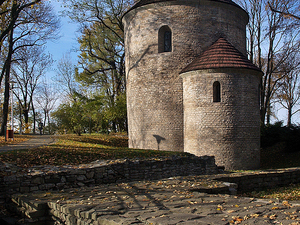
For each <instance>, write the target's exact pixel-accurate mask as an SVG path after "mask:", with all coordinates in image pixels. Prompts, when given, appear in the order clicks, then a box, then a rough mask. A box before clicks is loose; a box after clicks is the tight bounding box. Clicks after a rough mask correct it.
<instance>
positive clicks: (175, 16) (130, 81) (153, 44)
mask: <svg viewBox="0 0 300 225" xmlns="http://www.w3.org/2000/svg"><path fill="white" fill-rule="evenodd" d="M247 22H248V16H247V14H246V12H245V11H244V10H242V9H241V8H239V7H237V6H233V5H230V4H226V3H222V2H219V1H209V0H201V1H200V0H189V1H180V0H177V1H166V2H159V3H154V4H148V5H145V6H142V7H138V8H135V9H132V10H130V11H129V12H127V13H126V14H125V16H124V18H123V23H124V31H125V53H126V62H125V63H126V65H125V66H126V78H127V83H126V85H127V86H126V90H127V111H128V113H127V114H128V136H129V147H130V148H140V149H159V150H170V151H183V99H182V79H181V78H180V77H179V73H180V71H181V70H182V69H183V68H184V67H185V66H186V65H187V64H188V63H190V62H191V61H192V60H193V59H194V58H195V57H196V56H198V55H199V54H200V53H202V52H203V51H204V50H205V49H206V48H207V47H209V46H210V45H211V44H212V43H214V42H215V41H216V40H217V39H218V38H219V37H220V36H223V37H224V38H226V39H227V40H228V41H229V42H230V43H232V44H233V45H234V46H235V47H236V48H237V49H238V50H239V51H241V52H242V53H244V54H245V55H246V24H247ZM163 26H168V27H169V28H170V30H171V32H172V52H162V53H158V31H159V29H160V28H161V27H163Z"/></svg>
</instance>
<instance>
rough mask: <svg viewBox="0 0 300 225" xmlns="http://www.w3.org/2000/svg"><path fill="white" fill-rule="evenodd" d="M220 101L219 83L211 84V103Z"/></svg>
mask: <svg viewBox="0 0 300 225" xmlns="http://www.w3.org/2000/svg"><path fill="white" fill-rule="evenodd" d="M220 101H221V85H220V82H219V81H216V82H214V84H213V102H220Z"/></svg>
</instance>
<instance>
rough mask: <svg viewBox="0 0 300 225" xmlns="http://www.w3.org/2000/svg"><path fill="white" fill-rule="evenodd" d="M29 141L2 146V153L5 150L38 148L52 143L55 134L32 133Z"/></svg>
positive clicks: (0, 147) (0, 148)
mask: <svg viewBox="0 0 300 225" xmlns="http://www.w3.org/2000/svg"><path fill="white" fill-rule="evenodd" d="M31 136H32V138H30V139H29V140H28V141H24V142H20V143H16V144H12V145H5V146H0V153H1V152H5V151H11V150H22V149H29V148H36V147H40V146H43V145H49V144H52V143H53V142H54V141H55V138H54V136H53V135H31Z"/></svg>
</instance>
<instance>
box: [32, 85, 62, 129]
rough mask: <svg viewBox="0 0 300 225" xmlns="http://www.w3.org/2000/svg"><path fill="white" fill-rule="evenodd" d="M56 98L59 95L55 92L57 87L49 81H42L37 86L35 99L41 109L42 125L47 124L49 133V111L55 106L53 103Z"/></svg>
mask: <svg viewBox="0 0 300 225" xmlns="http://www.w3.org/2000/svg"><path fill="white" fill-rule="evenodd" d="M58 99H59V95H58V94H57V88H56V87H54V86H53V85H51V84H49V82H46V81H44V82H43V83H42V84H41V86H40V87H39V88H38V94H37V98H36V101H37V103H38V105H39V108H40V109H41V110H42V111H43V115H44V127H46V125H47V124H48V129H49V130H48V131H49V134H51V132H52V130H51V121H50V113H51V111H52V110H53V109H54V108H55V104H56V102H57V100H58Z"/></svg>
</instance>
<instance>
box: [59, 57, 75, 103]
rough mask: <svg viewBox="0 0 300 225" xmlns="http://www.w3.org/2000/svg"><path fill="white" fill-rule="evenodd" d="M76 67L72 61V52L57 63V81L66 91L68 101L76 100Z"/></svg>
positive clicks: (63, 90)
mask: <svg viewBox="0 0 300 225" xmlns="http://www.w3.org/2000/svg"><path fill="white" fill-rule="evenodd" d="M75 73H76V67H75V66H74V65H73V63H72V59H71V56H70V54H68V53H66V54H64V55H63V57H62V58H61V60H60V61H59V62H58V64H57V71H56V77H55V81H56V82H58V83H59V84H60V86H61V88H62V92H64V93H65V95H66V97H67V100H68V101H76V98H75V97H74V91H75V90H76V89H77V87H78V83H77V82H76V81H75Z"/></svg>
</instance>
